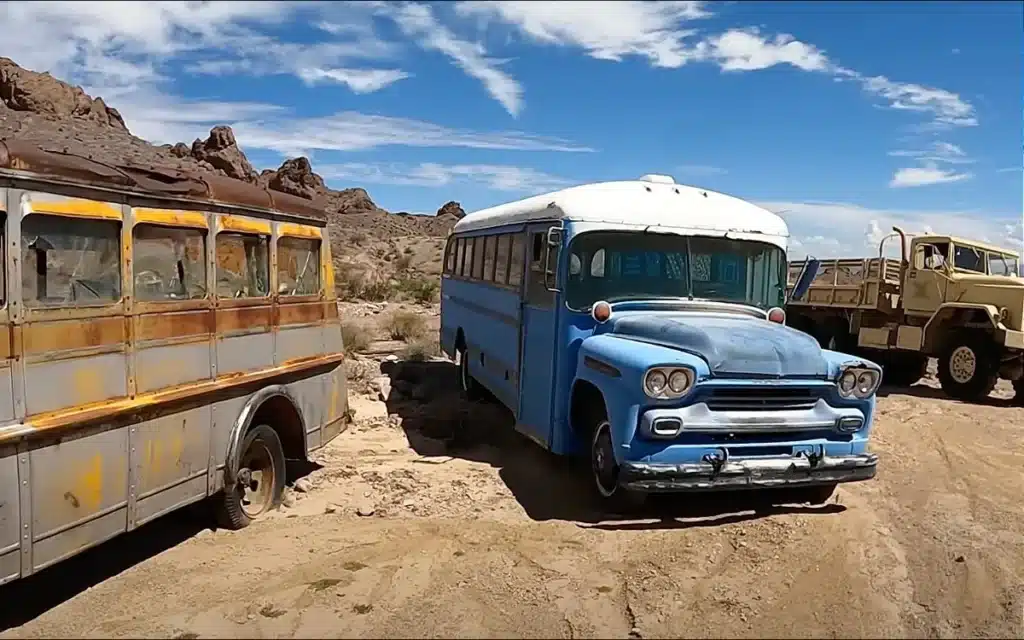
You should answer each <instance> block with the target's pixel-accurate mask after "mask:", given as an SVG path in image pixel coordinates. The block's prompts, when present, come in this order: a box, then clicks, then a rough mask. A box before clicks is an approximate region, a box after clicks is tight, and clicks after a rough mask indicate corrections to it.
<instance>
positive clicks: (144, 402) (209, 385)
mask: <svg viewBox="0 0 1024 640" xmlns="http://www.w3.org/2000/svg"><path fill="white" fill-rule="evenodd" d="M344 359H345V357H344V355H343V354H342V353H331V354H325V355H315V356H305V357H301V358H294V359H291V360H287V361H285V362H283V363H281V364H280V365H278V366H276V367H269V368H267V369H262V370H259V371H253V372H238V373H230V374H227V375H223V376H220V377H218V378H216V379H215V380H203V381H201V382H190V383H186V384H183V385H177V386H175V387H170V388H167V389H161V390H159V391H152V392H148V393H143V394H139V395H137V396H136V397H134V398H118V399H115V400H104V401H100V402H93V403H90V404H84V405H80V406H77V407H73V408H70V409H59V410H56V411H49V412H45V413H39V414H35V415H33V416H31V419H29V420H27V421H26V422H27V425H28V426H30V427H32V428H33V429H34V430H35V431H40V432H41V431H50V430H57V429H66V428H69V427H74V426H75V425H76V424H79V423H82V422H86V421H95V420H101V419H105V418H111V417H114V416H117V415H122V414H125V413H129V412H132V411H137V410H139V409H142V408H145V407H153V406H158V405H161V404H166V403H168V402H176V401H180V400H184V399H187V398H190V397H195V396H197V395H201V394H205V393H210V392H214V391H220V390H223V389H229V388H231V387H234V386H239V385H244V384H250V383H259V382H266V381H269V380H273V379H274V378H278V377H281V376H285V375H289V374H293V373H298V372H302V371H305V370H308V369H312V368H315V367H320V366H325V365H331V364H339V363H341V362H343V361H344ZM23 435H24V433H23V432H18V433H11V434H9V435H2V436H0V444H2V443H4V442H6V441H9V440H13V439H17V438H20V437H21V436H23Z"/></svg>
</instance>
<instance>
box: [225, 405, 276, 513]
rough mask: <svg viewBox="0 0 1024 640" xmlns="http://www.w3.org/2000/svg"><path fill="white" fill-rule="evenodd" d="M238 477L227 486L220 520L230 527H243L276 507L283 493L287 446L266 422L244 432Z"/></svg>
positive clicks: (239, 455) (239, 452) (240, 449)
mask: <svg viewBox="0 0 1024 640" xmlns="http://www.w3.org/2000/svg"><path fill="white" fill-rule="evenodd" d="M238 458H239V459H238V478H237V480H236V481H235V484H234V486H231V487H224V498H223V501H222V502H221V504H220V505H219V507H220V508H219V509H218V511H219V514H218V515H219V516H220V517H219V518H218V519H219V520H220V521H221V523H222V524H223V525H224V526H225V527H226V528H228V529H243V528H245V527H247V526H249V523H250V522H252V521H253V520H255V519H256V518H258V517H260V516H262V515H263V514H265V513H267V512H268V511H271V510H273V509H276V508H277V507H278V506H280V504H281V498H282V496H283V495H284V481H285V460H284V449H283V448H282V447H281V439H280V438H278V437H277V432H276V431H274V430H273V429H271V428H270V427H268V426H267V425H265V424H261V425H258V426H255V427H253V428H252V429H250V430H249V432H248V433H246V434H245V439H244V440H243V441H242V446H241V447H239V451H238Z"/></svg>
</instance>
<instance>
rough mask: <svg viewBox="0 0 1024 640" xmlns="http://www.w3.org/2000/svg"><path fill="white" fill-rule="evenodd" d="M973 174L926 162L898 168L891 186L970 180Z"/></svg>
mask: <svg viewBox="0 0 1024 640" xmlns="http://www.w3.org/2000/svg"><path fill="white" fill-rule="evenodd" d="M972 176H973V174H970V173H957V172H955V171H952V170H946V169H940V168H938V167H937V166H936V165H935V164H934V163H926V164H925V166H923V167H905V168H903V169H897V170H896V173H895V174H893V176H892V180H890V181H889V186H890V187H893V188H900V187H924V186H928V185H933V184H945V183H947V182H960V181H961V180H968V179H970V178H971V177H972Z"/></svg>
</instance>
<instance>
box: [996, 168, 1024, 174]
mask: <svg viewBox="0 0 1024 640" xmlns="http://www.w3.org/2000/svg"><path fill="white" fill-rule="evenodd" d="M1021 172H1024V167H1003V168H1002V169H996V173H1021Z"/></svg>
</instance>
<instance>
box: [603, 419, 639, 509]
mask: <svg viewBox="0 0 1024 640" xmlns="http://www.w3.org/2000/svg"><path fill="white" fill-rule="evenodd" d="M590 475H591V478H592V480H593V486H594V489H595V490H596V492H597V497H598V499H599V500H600V501H601V503H602V505H603V506H605V507H610V508H611V509H613V510H616V511H624V510H629V509H633V508H636V507H638V506H640V504H642V503H643V502H644V498H645V495H644V494H642V493H640V492H638V491H632V490H630V489H626V488H625V487H622V486H621V485H620V484H619V464H618V463H617V462H616V461H615V445H614V444H613V443H612V427H611V424H610V423H609V422H608V420H607V419H604V418H602V419H601V420H600V422H598V424H597V426H596V427H595V428H594V435H593V437H592V438H591V441H590Z"/></svg>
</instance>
